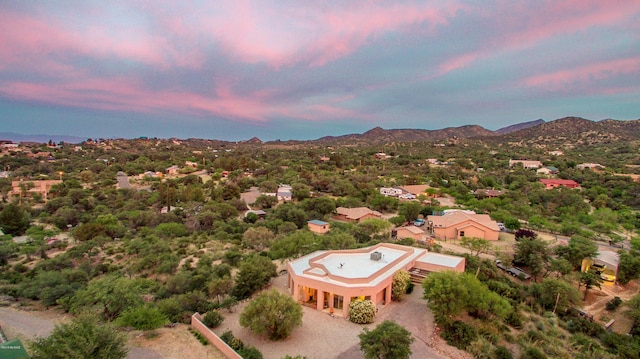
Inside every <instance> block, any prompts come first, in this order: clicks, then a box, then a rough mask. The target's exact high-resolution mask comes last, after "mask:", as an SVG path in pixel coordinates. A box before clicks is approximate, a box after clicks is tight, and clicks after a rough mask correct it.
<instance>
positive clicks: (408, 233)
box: [395, 225, 424, 241]
mask: <svg viewBox="0 0 640 359" xmlns="http://www.w3.org/2000/svg"><path fill="white" fill-rule="evenodd" d="M395 231H396V238H397V239H405V238H411V239H414V240H416V241H420V240H422V237H423V236H424V231H423V230H422V229H420V228H418V227H416V226H413V225H412V226H406V227H398V228H396V229H395Z"/></svg>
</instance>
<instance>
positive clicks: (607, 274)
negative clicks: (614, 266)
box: [600, 269, 616, 282]
mask: <svg viewBox="0 0 640 359" xmlns="http://www.w3.org/2000/svg"><path fill="white" fill-rule="evenodd" d="M600 278H602V280H606V281H607V282H615V280H616V272H614V271H613V270H611V269H607V270H605V271H603V272H602V273H600Z"/></svg>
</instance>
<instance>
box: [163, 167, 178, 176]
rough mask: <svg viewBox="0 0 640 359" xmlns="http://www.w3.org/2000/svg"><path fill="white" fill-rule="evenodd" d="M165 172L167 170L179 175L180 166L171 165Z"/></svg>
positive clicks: (169, 172) (171, 173)
mask: <svg viewBox="0 0 640 359" xmlns="http://www.w3.org/2000/svg"><path fill="white" fill-rule="evenodd" d="M164 171H165V172H167V174H170V175H177V174H178V173H179V171H180V167H178V166H176V165H173V166H171V167H168V168H167V169H165V170H164Z"/></svg>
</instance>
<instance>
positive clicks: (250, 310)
mask: <svg viewBox="0 0 640 359" xmlns="http://www.w3.org/2000/svg"><path fill="white" fill-rule="evenodd" d="M302 314H303V313H302V306H301V305H300V303H298V302H296V301H295V300H294V299H293V298H291V297H290V296H288V295H286V294H283V293H281V292H280V291H278V290H277V289H271V290H268V291H264V292H262V293H260V294H258V295H257V296H256V297H255V299H253V300H252V301H251V302H250V303H249V304H248V305H247V306H246V307H245V309H244V310H243V311H242V313H241V314H240V325H242V326H243V327H247V328H249V329H250V330H251V331H252V332H254V333H257V334H261V335H263V334H264V335H267V337H268V338H269V339H271V340H282V339H285V338H287V337H288V336H290V335H291V333H292V332H293V330H294V329H295V327H297V326H300V325H302Z"/></svg>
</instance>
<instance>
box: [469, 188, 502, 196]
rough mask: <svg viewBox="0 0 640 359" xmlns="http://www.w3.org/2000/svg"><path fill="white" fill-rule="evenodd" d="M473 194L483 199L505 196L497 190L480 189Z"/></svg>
mask: <svg viewBox="0 0 640 359" xmlns="http://www.w3.org/2000/svg"><path fill="white" fill-rule="evenodd" d="M473 194H475V195H476V197H481V198H497V197H500V196H502V195H503V194H504V191H501V190H497V189H478V190H476V191H475V192H473Z"/></svg>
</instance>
